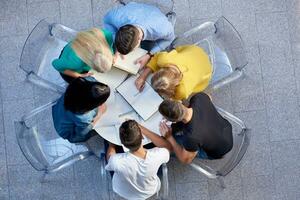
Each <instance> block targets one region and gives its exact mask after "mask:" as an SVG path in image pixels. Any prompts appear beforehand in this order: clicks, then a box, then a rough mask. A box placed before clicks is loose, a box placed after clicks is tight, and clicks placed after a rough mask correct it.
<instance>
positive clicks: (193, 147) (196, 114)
mask: <svg viewBox="0 0 300 200" xmlns="http://www.w3.org/2000/svg"><path fill="white" fill-rule="evenodd" d="M190 108H193V116H192V119H191V121H189V122H188V123H187V124H184V123H182V122H179V123H176V124H175V127H174V128H175V129H178V128H179V129H181V130H182V131H183V144H182V145H183V147H184V148H185V149H186V150H187V151H191V152H195V151H198V150H199V148H202V149H203V150H204V151H205V152H206V153H207V155H208V156H210V157H212V158H216V159H217V158H221V157H222V156H223V155H225V154H226V153H227V152H229V151H230V150H231V149H232V146H233V138H232V126H231V124H230V123H229V122H228V121H227V120H226V119H224V118H223V117H222V116H221V115H220V114H219V113H218V112H217V110H216V108H215V107H214V105H213V104H212V102H211V100H210V98H209V97H208V96H207V95H206V94H205V93H198V94H196V95H195V96H193V97H192V98H191V100H190Z"/></svg>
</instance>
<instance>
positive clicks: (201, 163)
mask: <svg viewBox="0 0 300 200" xmlns="http://www.w3.org/2000/svg"><path fill="white" fill-rule="evenodd" d="M216 108H217V110H218V112H219V113H220V114H221V115H222V116H223V117H224V118H226V119H227V120H228V121H230V122H231V124H232V127H233V148H232V150H231V151H230V152H228V153H227V154H226V155H225V156H224V157H223V158H221V159H216V160H206V159H198V158H195V159H194V160H193V162H192V163H191V164H190V166H191V167H192V168H193V169H195V170H197V171H198V172H200V173H201V174H204V175H205V176H206V177H208V178H211V179H216V180H218V181H219V184H220V186H221V187H222V188H225V183H224V181H223V177H225V176H226V175H227V174H228V173H230V172H231V171H232V170H233V169H234V168H235V167H236V166H237V165H238V163H239V162H240V161H241V159H242V158H243V156H244V154H245V153H246V150H247V148H248V146H249V142H250V134H249V133H250V132H249V130H250V129H248V128H247V127H246V125H245V123H244V122H243V121H242V120H240V119H239V118H237V117H236V116H234V115H232V114H231V113H229V112H227V111H225V110H223V109H222V108H219V107H216Z"/></svg>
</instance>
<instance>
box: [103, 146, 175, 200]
mask: <svg viewBox="0 0 300 200" xmlns="http://www.w3.org/2000/svg"><path fill="white" fill-rule="evenodd" d="M169 158H170V153H169V151H168V150H167V149H165V148H158V147H155V148H152V149H149V150H147V154H146V158H145V159H142V158H139V157H137V156H135V155H133V154H132V153H130V152H127V153H118V154H114V155H112V156H111V157H110V158H109V160H108V164H107V165H106V167H105V169H106V170H109V171H114V172H115V173H114V176H113V179H112V186H113V190H114V192H116V193H117V194H119V195H120V196H121V197H123V198H126V199H130V200H131V199H132V200H138V199H147V198H149V197H151V196H152V195H154V194H155V193H156V192H157V191H159V189H160V180H159V178H158V176H157V171H158V169H159V167H160V165H161V164H163V163H166V162H168V161H169Z"/></svg>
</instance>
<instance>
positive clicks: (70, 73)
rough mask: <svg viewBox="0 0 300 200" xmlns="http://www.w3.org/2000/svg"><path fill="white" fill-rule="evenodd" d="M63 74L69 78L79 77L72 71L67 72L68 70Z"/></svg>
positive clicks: (79, 75)
mask: <svg viewBox="0 0 300 200" xmlns="http://www.w3.org/2000/svg"><path fill="white" fill-rule="evenodd" d="M63 73H64V74H65V75H67V76H71V77H73V78H78V77H81V74H79V73H78V72H74V71H72V70H68V69H67V70H65V71H64V72H63Z"/></svg>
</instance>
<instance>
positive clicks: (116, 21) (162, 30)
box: [103, 2, 175, 67]
mask: <svg viewBox="0 0 300 200" xmlns="http://www.w3.org/2000/svg"><path fill="white" fill-rule="evenodd" d="M103 25H104V29H106V30H108V31H110V32H112V34H113V38H114V41H115V47H116V54H117V55H119V54H121V55H126V54H128V53H129V52H131V51H132V50H133V49H135V48H136V47H138V46H140V44H141V42H142V44H141V45H142V48H145V49H146V50H148V51H149V53H148V54H146V55H144V56H142V57H141V58H139V59H138V60H137V61H136V62H137V63H140V66H141V67H143V66H145V64H146V63H147V62H148V61H149V59H150V58H151V56H152V55H153V54H154V53H156V52H159V51H162V50H164V49H166V48H167V47H168V46H169V45H170V44H171V42H172V41H173V40H174V38H175V33H174V27H173V25H172V23H171V22H169V21H168V18H167V17H166V16H165V15H164V14H163V13H162V12H161V11H160V10H159V9H158V8H157V7H155V6H152V5H149V4H143V3H136V2H130V3H128V4H126V5H124V6H119V7H116V8H114V9H112V10H110V11H109V12H108V13H107V14H106V15H105V16H104V19H103Z"/></svg>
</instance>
